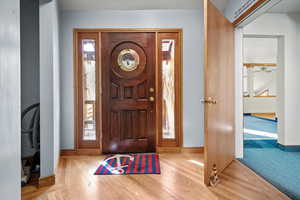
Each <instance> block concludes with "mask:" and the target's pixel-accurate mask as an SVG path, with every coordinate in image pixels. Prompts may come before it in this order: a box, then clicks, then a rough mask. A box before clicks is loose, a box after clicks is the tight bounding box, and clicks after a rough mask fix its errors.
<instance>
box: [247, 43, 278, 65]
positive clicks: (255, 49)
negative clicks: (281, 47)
mask: <svg viewBox="0 0 300 200" xmlns="http://www.w3.org/2000/svg"><path fill="white" fill-rule="evenodd" d="M244 63H275V64H276V63H277V38H261V37H260V38H259V37H258V38H255V37H251V38H249V37H246V38H244Z"/></svg>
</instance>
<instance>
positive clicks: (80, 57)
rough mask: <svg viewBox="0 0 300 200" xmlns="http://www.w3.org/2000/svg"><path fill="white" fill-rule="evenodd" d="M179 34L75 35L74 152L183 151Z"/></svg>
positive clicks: (156, 31) (97, 32) (146, 31)
mask: <svg viewBox="0 0 300 200" xmlns="http://www.w3.org/2000/svg"><path fill="white" fill-rule="evenodd" d="M181 41H182V30H181V29H93V30H91V29H76V30H74V47H75V51H74V58H75V70H74V71H75V102H76V103H75V110H76V114H75V121H76V125H75V129H76V134H75V135H76V137H75V138H76V141H75V144H76V149H75V150H76V151H77V152H80V151H83V152H87V151H88V152H90V153H92V152H94V153H131V152H155V151H156V148H157V147H159V148H180V147H181V143H182V131H181V129H182V125H181V124H182V117H181V112H182V111H181V109H182V108H181V107H182V106H181V46H182V44H181Z"/></svg>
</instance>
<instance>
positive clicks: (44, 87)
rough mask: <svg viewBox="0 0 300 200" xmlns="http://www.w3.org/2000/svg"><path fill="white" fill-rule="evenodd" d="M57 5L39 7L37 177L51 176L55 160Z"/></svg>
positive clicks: (47, 3) (58, 106)
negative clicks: (39, 175)
mask: <svg viewBox="0 0 300 200" xmlns="http://www.w3.org/2000/svg"><path fill="white" fill-rule="evenodd" d="M57 13H58V12H57V2H56V0H52V1H50V2H46V3H42V4H41V5H40V80H41V82H40V101H41V177H47V176H50V175H53V174H54V170H55V168H56V166H57V163H58V158H59V149H60V148H59V139H60V137H59V135H60V129H59V127H60V124H59V123H60V120H59V117H60V116H59V115H60V114H59V113H60V105H59V56H58V55H59V50H58V49H59V48H58V16H57Z"/></svg>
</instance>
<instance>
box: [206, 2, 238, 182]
mask: <svg viewBox="0 0 300 200" xmlns="http://www.w3.org/2000/svg"><path fill="white" fill-rule="evenodd" d="M204 10H205V11H204V16H205V17H204V20H205V22H204V24H205V101H204V102H205V151H204V152H205V167H204V182H205V184H206V185H212V184H211V182H210V181H212V182H214V180H215V179H214V177H216V176H214V175H215V174H216V173H220V172H222V171H223V170H224V169H225V168H226V167H227V166H228V165H229V164H230V163H231V162H232V161H233V159H234V149H235V137H234V26H233V24H232V23H231V22H229V21H228V20H227V19H226V18H225V17H224V16H223V14H222V13H221V12H220V11H219V10H218V9H217V8H216V7H215V6H214V5H213V4H212V3H211V2H210V1H209V0H204ZM213 184H214V183H213Z"/></svg>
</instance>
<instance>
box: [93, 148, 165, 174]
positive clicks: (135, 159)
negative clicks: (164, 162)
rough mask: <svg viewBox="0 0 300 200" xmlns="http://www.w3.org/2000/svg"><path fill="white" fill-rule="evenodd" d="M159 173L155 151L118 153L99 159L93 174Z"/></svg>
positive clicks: (157, 157)
mask: <svg viewBox="0 0 300 200" xmlns="http://www.w3.org/2000/svg"><path fill="white" fill-rule="evenodd" d="M124 174H160V164H159V156H158V154H156V153H139V154H118V155H111V156H108V157H107V158H106V159H104V160H103V161H101V163H100V166H99V168H98V169H97V171H96V172H95V175H124Z"/></svg>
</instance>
